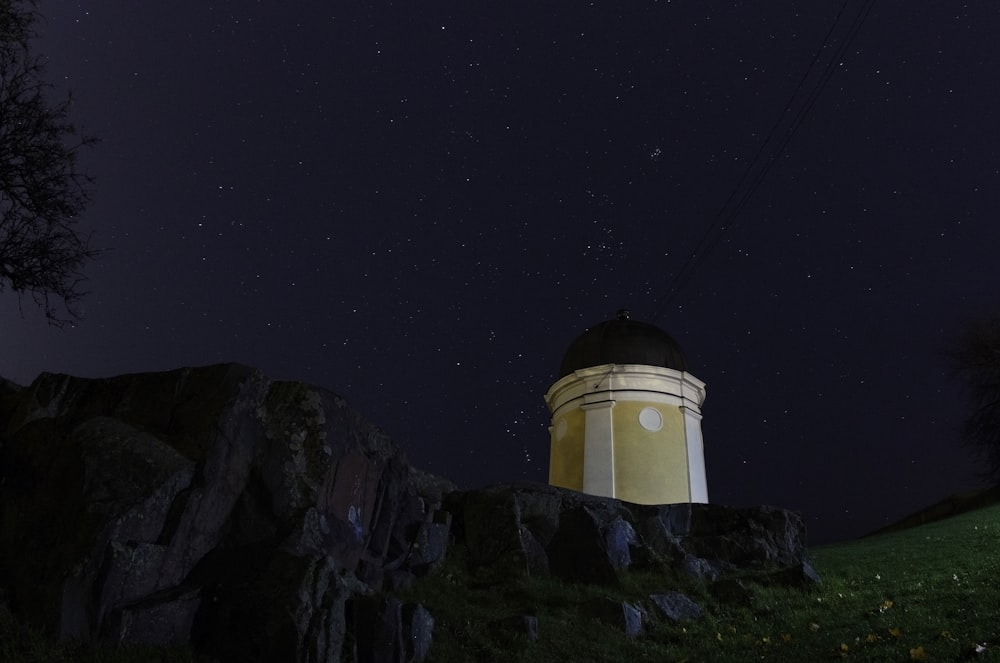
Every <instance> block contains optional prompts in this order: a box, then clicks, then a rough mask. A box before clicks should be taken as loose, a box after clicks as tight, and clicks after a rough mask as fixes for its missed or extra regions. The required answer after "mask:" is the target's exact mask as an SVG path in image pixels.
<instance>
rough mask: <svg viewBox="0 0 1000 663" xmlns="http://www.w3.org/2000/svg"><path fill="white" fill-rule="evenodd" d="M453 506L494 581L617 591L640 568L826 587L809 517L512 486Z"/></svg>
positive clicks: (459, 530) (459, 532)
mask: <svg viewBox="0 0 1000 663" xmlns="http://www.w3.org/2000/svg"><path fill="white" fill-rule="evenodd" d="M443 508H444V509H445V510H447V511H449V512H451V513H452V515H453V517H454V529H455V533H456V536H457V537H459V538H461V539H462V540H463V541H464V543H465V545H466V546H467V547H468V550H469V558H470V563H471V565H472V567H473V569H474V570H476V571H477V572H478V573H479V574H480V575H481V576H483V579H484V580H489V579H490V578H491V577H496V578H504V577H511V576H523V575H545V574H551V575H554V576H557V577H560V578H563V579H565V580H569V581H577V582H591V583H607V584H614V583H616V582H617V580H618V573H619V572H620V571H622V570H625V569H628V568H631V567H633V566H639V567H645V568H653V567H657V566H658V567H660V568H662V567H664V566H668V567H671V568H674V569H679V570H681V571H682V572H684V573H686V574H687V575H690V576H694V577H696V578H699V579H702V580H706V581H713V580H715V579H717V578H719V577H720V576H722V575H726V574H731V573H732V572H735V571H740V572H741V573H745V572H758V573H760V574H762V579H763V577H764V576H766V578H767V579H770V580H771V581H773V582H776V583H781V584H809V583H810V582H818V578H817V577H816V576H815V573H814V572H813V571H812V569H811V567H810V566H809V563H808V561H807V550H806V530H805V525H804V524H803V521H802V518H801V517H800V516H799V514H797V513H794V512H792V511H787V510H785V509H779V508H775V507H767V506H762V507H753V508H746V509H735V508H731V507H726V506H721V505H717V504H664V505H653V506H650V505H640V504H630V503H627V502H621V501H619V500H614V499H608V498H602V497H594V496H590V495H584V494H581V493H577V492H575V491H571V490H566V489H563V488H556V487H554V486H547V485H539V484H509V485H499V486H492V487H489V488H485V489H482V490H477V491H472V492H454V493H451V494H450V495H448V496H447V497H446V498H445V500H444V506H443Z"/></svg>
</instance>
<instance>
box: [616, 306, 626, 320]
mask: <svg viewBox="0 0 1000 663" xmlns="http://www.w3.org/2000/svg"><path fill="white" fill-rule="evenodd" d="M618 319H619V320H628V309H627V308H620V309H618Z"/></svg>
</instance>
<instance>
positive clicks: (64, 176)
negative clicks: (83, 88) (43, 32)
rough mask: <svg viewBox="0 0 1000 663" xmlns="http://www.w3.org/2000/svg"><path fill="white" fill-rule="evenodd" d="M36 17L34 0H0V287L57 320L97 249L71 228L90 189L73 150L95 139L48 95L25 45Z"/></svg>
mask: <svg viewBox="0 0 1000 663" xmlns="http://www.w3.org/2000/svg"><path fill="white" fill-rule="evenodd" d="M36 19H37V14H36V13H35V7H34V0H0V292H3V291H4V290H6V289H7V288H9V289H10V290H12V291H14V292H16V293H18V295H19V296H21V295H24V294H25V293H27V294H28V295H30V296H31V297H32V298H33V299H34V301H35V302H36V303H37V304H38V305H39V306H41V308H42V309H43V311H44V312H45V317H46V318H47V319H48V320H49V322H50V323H52V324H55V325H60V326H61V325H62V324H64V323H66V322H68V321H69V320H71V319H75V318H77V317H78V313H77V310H76V308H75V305H76V304H77V303H78V302H79V300H80V298H81V297H82V296H83V295H84V294H85V293H84V291H83V290H82V289H81V287H82V283H83V276H82V274H81V270H82V267H83V265H84V263H86V262H87V261H88V260H89V259H91V258H93V257H94V256H95V255H97V251H96V250H94V249H91V248H90V245H89V239H90V238H89V236H84V235H81V233H80V232H79V231H78V229H77V227H76V224H77V221H78V220H79V218H80V216H81V214H82V213H83V211H84V208H85V207H86V205H87V203H88V201H89V195H90V190H91V189H90V186H91V179H90V178H89V177H88V176H87V175H85V174H84V173H82V172H80V170H79V169H78V166H77V155H78V153H79V151H80V149H81V148H83V147H85V146H88V145H91V144H92V143H93V142H94V139H93V138H91V137H88V136H85V135H82V134H80V133H79V132H78V131H77V129H76V127H75V126H74V125H73V124H72V123H71V122H70V121H69V107H70V101H71V99H70V98H69V97H66V98H65V99H62V100H60V101H55V102H52V101H50V99H49V97H50V96H51V95H52V92H53V90H52V86H51V85H49V84H47V83H45V82H44V78H43V75H44V73H45V66H44V63H43V61H42V60H41V58H39V57H37V56H34V55H32V53H31V51H30V48H29V46H30V43H29V42H30V40H31V38H32V37H33V36H34V25H35V21H36ZM60 302H61V303H62V305H61V306H60V305H59V303H60Z"/></svg>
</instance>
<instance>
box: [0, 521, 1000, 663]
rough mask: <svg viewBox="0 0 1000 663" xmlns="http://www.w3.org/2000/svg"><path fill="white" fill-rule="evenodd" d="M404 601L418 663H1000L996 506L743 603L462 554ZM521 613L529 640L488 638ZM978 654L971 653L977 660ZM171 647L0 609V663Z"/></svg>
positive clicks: (838, 553) (656, 576) (632, 579)
mask: <svg viewBox="0 0 1000 663" xmlns="http://www.w3.org/2000/svg"><path fill="white" fill-rule="evenodd" d="M453 553H454V554H452V555H451V556H450V558H449V561H448V562H447V563H446V566H445V567H444V568H442V569H441V570H440V571H439V572H438V573H436V574H434V575H432V576H430V577H428V578H424V579H423V580H421V581H420V582H418V583H417V584H416V585H415V586H414V587H413V588H411V589H410V590H409V591H408V592H407V593H406V595H404V596H403V598H404V600H409V601H419V602H422V603H423V604H424V605H425V606H427V608H428V609H429V610H430V611H431V614H432V615H433V616H434V618H435V627H434V644H433V646H432V647H431V655H430V660H431V661H432V662H438V663H449V662H452V661H455V662H458V661H461V662H463V663H464V662H466V661H482V662H489V661H505V662H506V661H511V660H518V661H525V662H528V663H530V662H534V661H539V662H540V661H546V662H548V661H570V660H572V661H580V662H594V663H596V662H605V661H606V662H608V663H610V662H612V661H614V662H618V661H630V662H638V661H657V662H671V661H673V662H678V663H679V662H681V661H687V662H692V663H693V662H696V661H727V662H728V661H795V662H805V661H823V660H845V661H851V660H853V661H875V662H878V661H884V662H899V661H914V660H917V661H921V660H922V661H967V660H974V661H1000V589H998V583H997V580H998V579H1000V505H998V506H993V507H988V508H984V509H980V510H978V511H972V512H969V513H965V514H962V515H960V516H955V517H953V518H949V519H947V520H942V521H938V522H934V523H930V524H928V525H923V526H921V527H917V528H914V529H910V530H905V531H902V532H896V533H892V534H884V535H880V536H876V537H872V538H868V539H861V540H858V541H850V542H845V543H840V544H836V545H830V546H823V547H820V548H816V549H814V550H813V551H812V556H813V565H814V567H815V568H816V570H817V571H818V572H819V574H820V575H821V576H822V577H823V583H822V585H820V586H819V587H817V588H813V589H810V590H800V589H790V588H782V587H764V586H761V585H756V584H748V587H749V588H750V589H751V592H752V597H753V598H752V600H751V601H749V602H743V603H742V604H735V603H734V602H731V601H730V602H720V601H718V600H717V599H715V598H714V597H713V596H712V595H711V594H710V593H709V592H708V591H707V589H706V588H705V587H703V586H700V585H697V584H694V583H691V582H690V581H685V580H683V579H679V578H676V577H673V576H672V575H670V574H669V573H653V572H642V573H625V574H622V576H621V581H622V582H621V587H618V588H614V589H608V588H604V587H597V586H590V585H570V584H565V583H561V582H559V581H556V580H554V579H551V578H529V579H523V580H520V581H511V582H506V583H503V584H492V585H487V584H477V583H476V579H475V578H474V577H472V576H471V575H470V574H469V573H468V572H467V571H466V569H465V564H464V560H463V559H462V554H461V553H462V551H461V549H456V550H454V551H453ZM670 589H679V590H681V591H684V592H685V593H687V594H688V596H690V597H691V598H692V599H694V600H695V601H697V602H698V603H700V604H701V605H702V607H703V609H704V610H705V615H704V616H703V618H702V619H700V620H698V621H695V622H689V623H687V624H684V625H675V624H671V623H668V622H665V621H655V622H654V623H653V624H652V625H651V626H650V627H649V628H647V630H646V632H645V634H644V635H643V636H642V637H640V638H636V639H634V640H629V639H628V638H626V637H625V636H624V634H623V633H622V632H621V630H619V629H618V628H616V627H614V626H611V625H608V624H605V623H602V622H601V621H599V620H597V619H596V618H594V617H591V616H589V614H590V613H589V612H588V610H587V609H586V606H588V605H591V604H593V603H594V602H595V601H599V600H601V599H604V598H612V599H615V600H617V601H629V602H633V603H642V604H643V605H644V606H645V607H646V609H647V610H648V611H649V612H650V613H651V614H652V613H653V609H652V608H651V607H650V606H649V602H648V599H647V597H648V595H649V594H651V593H657V592H662V591H666V590H670ZM520 615H533V616H535V617H536V618H537V621H538V639H537V640H531V639H529V638H528V637H527V636H526V635H524V634H520V633H516V632H513V631H512V630H511V629H510V628H503V627H498V626H497V625H496V623H497V622H499V621H501V620H505V619H510V618H516V617H518V616H520ZM977 648H980V650H979V652H978V653H977ZM193 660H194V658H193V657H192V655H191V654H190V652H189V651H186V650H184V649H180V648H178V649H172V650H163V649H151V648H131V649H126V650H113V649H108V648H105V647H99V646H94V645H85V644H81V643H52V642H51V641H50V640H48V639H46V638H45V637H43V636H42V635H41V634H40V633H38V632H37V631H35V630H33V629H31V628H30V627H27V626H25V625H24V624H22V623H20V622H18V620H16V619H14V617H13V616H12V615H11V614H10V612H9V611H8V610H7V609H6V607H5V606H3V605H0V661H11V662H15V661H17V662H21V661H25V662H26V661H38V662H42V661H44V662H55V663H61V662H64V661H65V662H67V663H68V662H69V661H73V662H77V661H83V662H87V663H132V662H138V661H143V662H146V661H161V662H162V663H182V662H187V661H193Z"/></svg>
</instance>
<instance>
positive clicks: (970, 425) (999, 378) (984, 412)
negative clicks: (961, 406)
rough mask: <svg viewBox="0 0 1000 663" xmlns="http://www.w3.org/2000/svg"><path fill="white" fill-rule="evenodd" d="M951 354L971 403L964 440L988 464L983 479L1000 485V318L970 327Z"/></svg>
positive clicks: (964, 331)
mask: <svg viewBox="0 0 1000 663" xmlns="http://www.w3.org/2000/svg"><path fill="white" fill-rule="evenodd" d="M948 354H949V356H950V357H951V360H952V366H953V367H954V369H955V371H956V373H957V374H958V375H959V376H960V377H961V378H962V380H963V382H964V386H965V391H966V394H967V397H968V401H969V413H968V415H967V417H966V419H965V421H964V422H963V424H962V440H963V442H964V443H965V444H966V445H967V446H968V447H969V448H970V449H972V450H973V451H974V452H975V453H976V454H977V455H978V456H980V458H982V460H983V461H984V465H983V471H982V475H983V477H984V478H986V479H989V480H992V481H993V482H994V483H997V482H1000V316H994V317H990V318H984V319H981V320H976V321H974V322H971V323H969V324H967V325H966V326H965V327H964V329H963V330H962V334H961V336H960V337H959V339H958V341H957V342H956V343H955V346H954V348H953V349H952V350H951V351H950V352H949V353H948Z"/></svg>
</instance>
